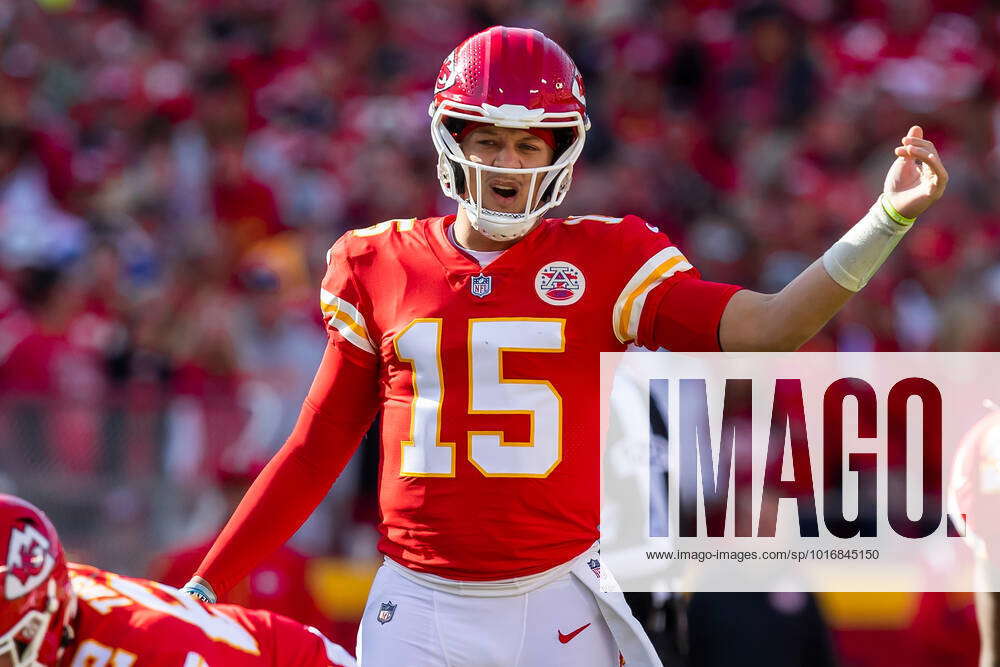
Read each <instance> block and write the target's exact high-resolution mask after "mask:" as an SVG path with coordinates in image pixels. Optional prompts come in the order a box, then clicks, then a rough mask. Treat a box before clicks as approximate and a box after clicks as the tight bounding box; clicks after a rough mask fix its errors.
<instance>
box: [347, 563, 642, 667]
mask: <svg viewBox="0 0 1000 667" xmlns="http://www.w3.org/2000/svg"><path fill="white" fill-rule="evenodd" d="M401 568H402V566H399V565H397V564H395V563H390V564H387V565H383V566H382V567H380V568H379V570H378V573H377V574H376V575H375V580H374V581H373V582H372V588H371V591H370V592H369V594H368V602H367V603H366V605H365V612H364V616H363V617H362V619H361V626H360V628H359V629H358V646H357V655H358V664H359V665H360V666H361V667H558V666H561V665H566V666H567V667H568V666H571V665H572V666H573V667H619V666H620V664H621V660H620V656H619V650H618V644H617V643H616V641H615V638H614V636H613V635H612V632H611V630H610V628H609V626H608V622H607V621H606V620H605V617H604V615H603V614H602V610H601V608H600V606H599V605H598V602H597V599H596V595H602V596H607V598H608V599H613V600H614V604H615V605H616V606H617V607H618V608H619V610H621V609H625V610H626V612H627V607H626V606H625V601H624V598H623V597H622V594H621V593H601V592H600V591H596V592H595V591H594V590H593V587H588V585H586V584H585V583H584V580H583V579H581V577H582V576H593V575H591V572H590V570H589V569H587V568H586V565H583V567H582V568H579V567H578V568H577V569H578V570H580V569H582V570H583V571H584V572H585V574H584V575H580V576H578V574H574V573H573V572H570V571H568V568H564V569H563V570H562V571H561V573H559V574H558V576H557V577H556V578H553V579H552V580H551V581H547V582H546V583H544V584H543V585H541V586H539V587H538V588H534V589H533V590H530V591H528V592H526V593H514V594H510V595H493V596H488V597H486V596H482V595H476V594H472V595H468V594H461V593H459V592H452V591H449V590H445V589H444V588H442V587H438V586H433V587H432V586H429V585H425V584H424V583H423V582H421V581H419V580H417V579H414V577H413V576H412V575H408V574H407V573H405V572H404V571H402V569H401ZM595 581H596V579H595ZM628 621H629V624H630V625H632V626H633V627H634V628H637V629H638V632H640V633H641V632H642V631H641V628H639V626H638V623H637V622H636V621H635V620H634V619H633V618H632V617H631V615H629V617H628ZM622 625H623V624H622V623H620V622H619V623H616V626H617V627H619V628H621V627H622ZM619 632H622V630H619ZM626 632H627V631H626ZM638 641H639V642H641V643H642V645H641V646H640V645H639V644H636V643H635V642H633V643H631V646H632V648H633V655H636V654H639V655H640V656H641V657H637V658H636V659H630V660H629V661H628V665H629V667H632V666H633V665H634V666H635V667H640V666H645V665H657V666H658V665H660V662H659V660H657V659H655V654H652V646H650V645H649V641H648V639H646V637H645V634H644V633H643V634H642V636H641V638H638ZM637 646H638V647H639V648H638V650H637V649H636V647H637Z"/></svg>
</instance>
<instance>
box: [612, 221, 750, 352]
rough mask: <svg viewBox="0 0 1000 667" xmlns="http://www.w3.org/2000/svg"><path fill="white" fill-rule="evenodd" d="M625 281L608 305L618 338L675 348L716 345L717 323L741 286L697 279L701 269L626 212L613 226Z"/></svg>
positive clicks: (664, 237) (705, 348) (651, 346)
mask: <svg viewBox="0 0 1000 667" xmlns="http://www.w3.org/2000/svg"><path fill="white" fill-rule="evenodd" d="M618 231H619V238H620V241H621V242H622V244H623V247H622V248H621V254H622V256H623V257H624V258H625V263H626V265H627V267H628V268H627V270H626V275H627V276H628V278H627V281H626V283H625V285H624V287H623V288H622V290H621V292H620V293H619V295H618V298H617V300H616V301H615V305H614V308H613V310H612V323H611V324H612V328H613V329H614V332H615V336H616V337H617V338H618V340H619V341H621V342H622V343H634V344H636V345H640V346H642V347H647V348H649V349H658V348H661V347H662V348H666V349H669V350H675V351H717V350H719V338H718V332H719V322H720V321H721V319H722V313H723V311H724V310H725V308H726V305H727V304H728V303H729V299H731V298H732V296H733V294H735V293H736V292H738V291H739V290H740V289H742V288H741V287H739V286H737V285H728V284H725V283H714V282H709V281H707V280H702V278H701V274H700V273H699V272H698V270H697V269H696V268H694V266H693V265H692V264H691V263H690V262H689V261H688V259H687V258H686V257H685V256H684V253H682V252H681V251H680V249H679V248H678V247H677V246H676V245H674V243H673V242H672V241H671V240H670V238H669V237H668V236H667V235H666V234H663V233H662V232H660V231H659V230H658V229H657V228H656V227H653V226H652V225H650V224H648V223H647V222H646V221H644V220H642V219H641V218H638V217H636V216H627V217H626V218H624V219H623V220H622V223H621V225H620V228H619V230H618Z"/></svg>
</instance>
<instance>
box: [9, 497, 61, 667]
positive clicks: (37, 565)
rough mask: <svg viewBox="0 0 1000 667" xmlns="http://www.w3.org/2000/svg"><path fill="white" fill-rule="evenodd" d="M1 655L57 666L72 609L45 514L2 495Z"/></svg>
mask: <svg viewBox="0 0 1000 667" xmlns="http://www.w3.org/2000/svg"><path fill="white" fill-rule="evenodd" d="M0 558H3V559H4V560H2V561H0V563H3V564H2V565H0V586H2V596H0V657H2V658H9V659H10V661H11V663H12V664H13V665H14V667H28V666H29V665H32V666H34V665H48V666H49V667H51V666H53V665H55V664H56V662H57V660H58V658H59V655H60V653H61V651H62V637H63V632H64V628H65V627H66V626H67V625H68V624H69V622H70V621H71V620H72V618H73V615H74V614H75V611H76V596H75V595H74V594H73V589H72V587H71V586H70V582H69V572H68V571H67V569H66V557H65V555H64V554H63V550H62V545H61V544H60V543H59V536H58V535H56V530H55V528H54V527H53V526H52V524H51V523H50V522H49V520H48V518H47V517H46V516H45V515H44V514H43V513H42V512H41V510H39V509H38V508H36V507H35V506H33V505H32V504H31V503H28V502H26V501H24V500H21V499H20V498H15V497H14V496H8V495H5V494H0Z"/></svg>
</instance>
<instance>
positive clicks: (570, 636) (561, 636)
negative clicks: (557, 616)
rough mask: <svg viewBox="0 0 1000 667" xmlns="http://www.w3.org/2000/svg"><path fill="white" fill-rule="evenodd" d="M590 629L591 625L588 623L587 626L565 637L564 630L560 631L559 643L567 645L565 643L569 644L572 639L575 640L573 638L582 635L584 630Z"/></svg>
mask: <svg viewBox="0 0 1000 667" xmlns="http://www.w3.org/2000/svg"><path fill="white" fill-rule="evenodd" d="M589 627H590V623H587V625H584V626H582V627H579V628H577V629H576V630H574V631H573V632H571V633H569V634H568V635H564V634H563V633H562V630H560V631H559V643H561V644H565V643H567V642H569V641H570V640H571V639H573V637H576V636H577V635H578V634H580V633H581V632H583V631H584V630H586V629H587V628H589Z"/></svg>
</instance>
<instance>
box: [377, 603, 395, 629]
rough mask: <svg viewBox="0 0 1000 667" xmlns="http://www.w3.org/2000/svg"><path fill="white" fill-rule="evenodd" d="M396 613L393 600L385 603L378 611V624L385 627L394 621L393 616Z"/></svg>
mask: <svg viewBox="0 0 1000 667" xmlns="http://www.w3.org/2000/svg"><path fill="white" fill-rule="evenodd" d="M395 613H396V605H394V604H393V603H392V600H390V601H389V602H383V603H382V608H381V609H379V610H378V622H379V623H381V624H382V625H385V624H386V623H388V622H389V621H391V620H392V615H393V614H395Z"/></svg>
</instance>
